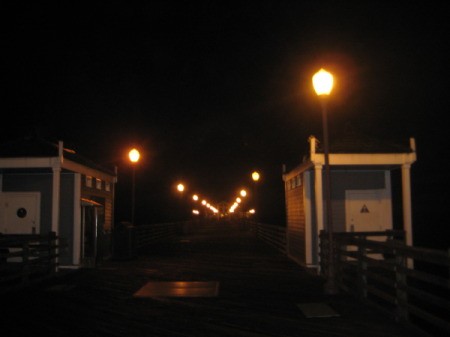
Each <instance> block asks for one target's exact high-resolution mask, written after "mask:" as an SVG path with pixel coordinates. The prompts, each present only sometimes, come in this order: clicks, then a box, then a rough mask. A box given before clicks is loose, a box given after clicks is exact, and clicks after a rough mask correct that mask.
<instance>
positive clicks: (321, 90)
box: [312, 69, 338, 294]
mask: <svg viewBox="0 0 450 337" xmlns="http://www.w3.org/2000/svg"><path fill="white" fill-rule="evenodd" d="M312 81H313V86H314V90H315V91H316V94H317V96H319V99H320V104H321V107H322V124H323V143H324V144H323V152H324V158H325V186H324V189H325V203H326V224H327V232H328V270H327V271H328V275H327V281H326V283H325V292H326V293H328V294H336V293H337V292H338V290H337V287H336V279H335V265H334V262H335V261H334V244H333V221H332V212H331V183H330V161H329V148H328V120H327V113H328V112H327V98H328V96H329V95H330V93H331V90H332V89H333V75H331V74H330V73H329V72H327V71H326V70H325V69H320V70H319V71H318V72H317V73H315V74H314V76H313V77H312Z"/></svg>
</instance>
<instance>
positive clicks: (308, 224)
mask: <svg viewBox="0 0 450 337" xmlns="http://www.w3.org/2000/svg"><path fill="white" fill-rule="evenodd" d="M310 194H311V173H310V172H305V173H303V207H304V211H305V262H306V265H311V264H312V263H313V262H312V256H313V252H312V247H313V245H312V240H313V235H312V216H311V210H312V205H311V204H312V201H311V195H310Z"/></svg>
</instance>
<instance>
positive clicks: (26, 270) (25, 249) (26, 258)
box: [22, 241, 30, 284]
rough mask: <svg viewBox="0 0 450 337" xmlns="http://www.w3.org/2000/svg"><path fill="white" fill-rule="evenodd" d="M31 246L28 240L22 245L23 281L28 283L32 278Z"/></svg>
mask: <svg viewBox="0 0 450 337" xmlns="http://www.w3.org/2000/svg"><path fill="white" fill-rule="evenodd" d="M29 262H30V246H29V243H28V241H26V242H24V243H23V245H22V283H23V284H25V283H28V282H29V280H30V263H29Z"/></svg>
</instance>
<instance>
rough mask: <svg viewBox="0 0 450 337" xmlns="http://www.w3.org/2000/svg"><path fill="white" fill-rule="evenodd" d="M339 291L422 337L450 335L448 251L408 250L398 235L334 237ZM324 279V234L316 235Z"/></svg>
mask: <svg viewBox="0 0 450 337" xmlns="http://www.w3.org/2000/svg"><path fill="white" fill-rule="evenodd" d="M332 238H333V244H334V251H335V256H334V264H335V272H336V274H335V277H336V282H337V284H338V286H339V288H340V289H342V290H343V291H345V292H348V293H351V294H353V295H355V296H357V297H358V298H360V299H361V300H363V301H365V302H367V303H368V304H371V305H372V306H375V307H377V308H378V309H380V310H382V311H384V312H385V313H386V314H388V315H389V316H392V317H393V318H394V319H396V320H397V321H399V322H402V323H404V324H405V325H408V326H410V327H413V328H415V329H419V330H421V331H422V332H425V333H426V334H430V331H431V334H432V335H437V336H440V335H444V334H449V333H450V324H449V322H448V317H449V316H450V281H449V270H450V269H449V268H450V251H449V252H446V251H442V250H435V249H429V248H421V247H412V246H407V245H406V244H405V242H404V233H401V231H386V232H347V233H341V232H340V233H333V237H332ZM320 247H321V252H320V258H321V273H322V275H324V276H325V275H327V268H328V264H329V261H328V254H327V251H328V235H327V234H326V232H325V231H322V232H321V233H320Z"/></svg>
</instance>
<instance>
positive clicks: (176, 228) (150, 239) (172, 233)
mask: <svg viewBox="0 0 450 337" xmlns="http://www.w3.org/2000/svg"><path fill="white" fill-rule="evenodd" d="M184 224H185V223H184V222H171V223H162V224H150V225H141V226H136V245H137V248H138V249H139V248H142V247H145V246H148V245H149V244H152V243H155V242H160V241H162V240H170V239H173V238H175V237H177V236H179V235H181V234H182V232H183V226H184Z"/></svg>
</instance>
